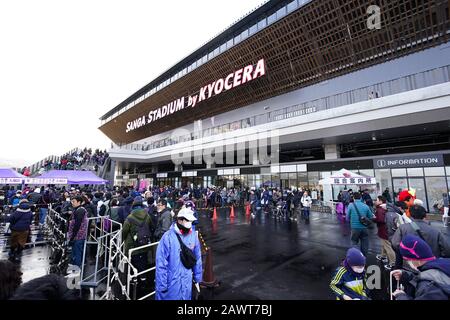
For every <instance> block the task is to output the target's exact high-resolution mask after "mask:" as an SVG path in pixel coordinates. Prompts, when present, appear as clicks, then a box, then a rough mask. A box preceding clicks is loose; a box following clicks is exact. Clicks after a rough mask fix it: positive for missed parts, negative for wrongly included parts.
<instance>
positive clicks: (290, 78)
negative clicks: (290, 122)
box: [100, 0, 450, 143]
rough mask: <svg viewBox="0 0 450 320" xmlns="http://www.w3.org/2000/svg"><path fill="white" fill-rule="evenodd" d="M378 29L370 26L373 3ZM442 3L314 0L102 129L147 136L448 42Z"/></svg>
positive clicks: (127, 138)
mask: <svg viewBox="0 0 450 320" xmlns="http://www.w3.org/2000/svg"><path fill="white" fill-rule="evenodd" d="M373 4H376V5H378V6H379V7H380V8H381V29H379V30H377V29H373V30H370V29H368V27H367V19H368V18H369V15H368V14H367V13H366V12H367V8H368V7H369V6H370V5H373ZM448 5H449V2H448V1H447V0H434V1H431V0H430V1H425V0H422V1H418V0H399V1H390V0H379V1H364V0H354V1H347V0H316V1H312V2H311V3H309V4H308V5H306V6H304V7H302V8H301V9H299V10H297V11H295V12H293V13H291V14H290V15H288V16H286V17H285V18H283V19H282V20H280V21H278V22H276V23H274V24H272V25H271V26H269V27H267V28H266V29H264V30H262V31H260V32H259V33H257V34H255V35H254V36H252V37H250V38H248V39H246V40H245V41H243V42H241V43H240V44H238V45H236V46H235V47H233V48H231V49H230V50H228V51H226V52H225V53H223V54H221V55H219V56H218V57H216V58H215V59H213V60H211V61H209V62H208V63H206V64H204V65H202V66H200V67H199V68H197V69H196V70H194V71H192V72H191V73H189V74H187V75H186V76H184V77H182V78H181V79H179V80H177V81H175V82H174V83H172V84H171V85H169V86H167V87H166V88H164V89H162V90H161V91H159V92H157V93H156V94H154V95H152V96H151V97H149V98H148V99H146V100H144V101H142V102H141V103H139V104H138V105H136V106H135V107H133V108H131V109H129V110H127V111H126V112H124V113H122V114H121V115H120V116H118V117H116V118H115V119H113V120H111V121H109V122H108V123H106V124H104V125H103V126H101V127H100V130H101V131H102V132H104V133H105V134H106V135H107V136H108V137H109V138H110V139H111V140H112V141H114V142H115V143H130V142H133V141H136V140H140V139H143V138H145V137H148V136H151V135H155V134H158V133H161V132H165V131H168V130H171V129H175V128H177V127H180V126H183V125H186V124H189V123H192V122H193V121H195V120H199V119H204V118H208V117H211V116H213V115H217V114H220V113H223V112H227V111H230V110H233V109H238V108H240V107H243V106H246V105H248V104H251V103H254V102H258V101H261V100H265V99H268V98H270V97H273V96H277V95H280V94H283V93H286V92H289V91H292V90H295V89H298V88H301V87H304V86H309V85H311V84H314V83H317V82H320V81H324V80H326V79H330V78H332V77H336V76H339V75H342V74H345V73H349V72H352V71H355V70H358V69H362V68H366V67H368V66H371V65H374V64H377V63H381V62H384V61H386V60H391V59H394V58H398V57H400V56H403V55H406V54H411V53H413V52H416V51H418V50H423V49H425V48H428V47H432V46H436V45H439V44H441V43H445V42H447V41H448V40H449V39H448V34H447V30H449V29H450V23H449V10H448ZM261 58H264V59H265V61H266V65H267V74H266V75H265V76H264V77H262V78H259V79H256V80H254V81H251V82H249V83H246V84H244V85H242V86H240V87H237V88H234V89H232V90H229V91H227V92H224V93H222V94H220V95H218V96H216V97H212V98H210V99H208V100H206V101H203V102H200V103H199V104H198V105H197V106H196V107H195V108H185V109H184V110H181V111H179V112H176V113H174V114H172V115H170V116H167V117H166V118H164V119H161V120H158V121H154V122H152V123H150V124H148V125H145V126H143V127H141V128H139V129H136V130H134V131H131V132H129V133H125V129H126V124H127V122H129V121H133V120H135V119H136V118H138V117H142V116H144V115H145V116H146V115H148V112H149V111H151V110H155V109H157V108H159V107H161V106H163V105H166V104H167V103H169V102H172V101H173V100H175V99H179V98H181V97H183V96H184V97H187V96H189V95H192V94H194V93H196V92H198V90H199V89H200V88H201V87H202V86H205V85H207V84H209V83H212V82H213V81H215V80H218V79H220V78H223V77H226V76H227V75H228V74H229V73H231V72H234V71H235V70H237V69H240V68H242V67H244V66H246V65H249V64H256V63H257V61H258V60H259V59H261Z"/></svg>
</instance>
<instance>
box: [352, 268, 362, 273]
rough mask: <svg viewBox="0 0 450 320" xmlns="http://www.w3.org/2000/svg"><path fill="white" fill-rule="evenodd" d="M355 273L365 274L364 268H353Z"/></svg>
mask: <svg viewBox="0 0 450 320" xmlns="http://www.w3.org/2000/svg"><path fill="white" fill-rule="evenodd" d="M352 270H353V272H355V273H363V272H364V267H352Z"/></svg>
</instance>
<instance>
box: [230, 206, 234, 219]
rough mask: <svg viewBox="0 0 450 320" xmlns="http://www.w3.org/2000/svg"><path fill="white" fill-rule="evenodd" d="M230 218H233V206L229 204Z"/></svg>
mask: <svg viewBox="0 0 450 320" xmlns="http://www.w3.org/2000/svg"><path fill="white" fill-rule="evenodd" d="M230 218H234V206H233V205H232V206H231V212H230Z"/></svg>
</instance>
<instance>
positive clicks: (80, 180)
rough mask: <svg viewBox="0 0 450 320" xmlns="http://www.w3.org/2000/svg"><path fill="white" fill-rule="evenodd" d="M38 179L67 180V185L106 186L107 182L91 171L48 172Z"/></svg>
mask: <svg viewBox="0 0 450 320" xmlns="http://www.w3.org/2000/svg"><path fill="white" fill-rule="evenodd" d="M39 178H40V179H67V184H106V183H108V180H104V179H102V178H99V177H97V176H96V175H95V174H94V173H93V172H91V171H79V170H50V171H47V172H44V173H43V174H42V175H40V176H39Z"/></svg>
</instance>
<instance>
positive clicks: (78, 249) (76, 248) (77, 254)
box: [70, 240, 84, 268]
mask: <svg viewBox="0 0 450 320" xmlns="http://www.w3.org/2000/svg"><path fill="white" fill-rule="evenodd" d="M83 250H84V240H75V241H74V244H73V246H72V256H71V259H70V263H71V264H74V265H76V266H79V267H80V268H81V264H82V263H83Z"/></svg>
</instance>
